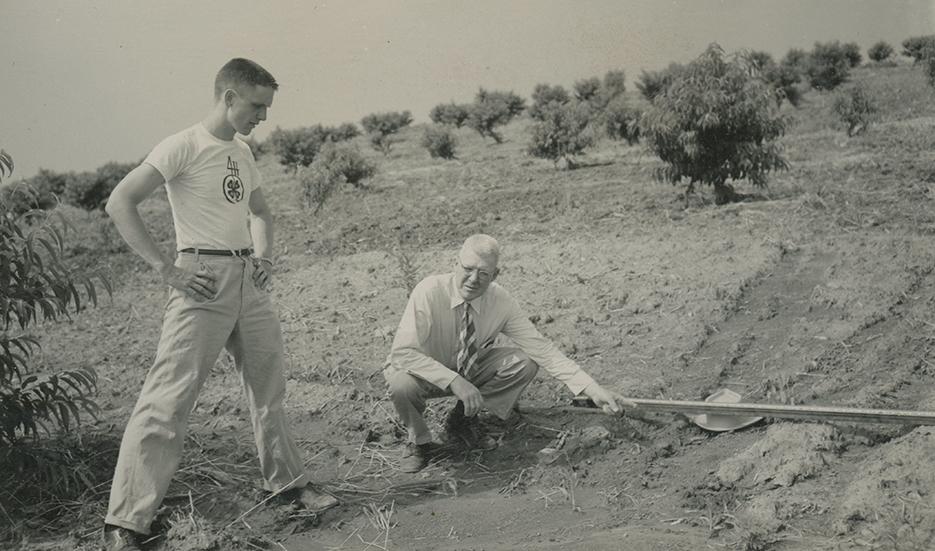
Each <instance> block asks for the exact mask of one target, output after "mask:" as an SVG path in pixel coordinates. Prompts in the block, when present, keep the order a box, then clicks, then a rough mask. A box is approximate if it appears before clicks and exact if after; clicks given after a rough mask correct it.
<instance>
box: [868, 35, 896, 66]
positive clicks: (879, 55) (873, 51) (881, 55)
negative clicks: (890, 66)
mask: <svg viewBox="0 0 935 551" xmlns="http://www.w3.org/2000/svg"><path fill="white" fill-rule="evenodd" d="M891 55H893V47H892V46H890V45H889V44H888V43H887V42H884V41H882V40H881V41H879V42H877V43H876V44H874V45H873V46H870V49H868V50H867V57H869V58H870V59H871V60H873V61H876V62H877V63H880V62H881V61H886V60H887V59H889V57H890V56H891Z"/></svg>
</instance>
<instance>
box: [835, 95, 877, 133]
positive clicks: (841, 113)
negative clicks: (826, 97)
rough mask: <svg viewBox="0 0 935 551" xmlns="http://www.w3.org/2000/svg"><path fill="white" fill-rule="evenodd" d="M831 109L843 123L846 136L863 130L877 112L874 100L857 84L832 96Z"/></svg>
mask: <svg viewBox="0 0 935 551" xmlns="http://www.w3.org/2000/svg"><path fill="white" fill-rule="evenodd" d="M831 110H832V111H833V112H834V114H835V115H837V117H838V119H839V120H840V121H841V122H842V123H844V126H845V128H846V129H847V135H848V136H856V135H857V134H860V133H861V132H863V131H865V130H866V129H867V127H868V126H870V123H871V122H873V118H874V116H875V115H876V113H877V106H876V102H875V101H874V99H873V97H872V96H871V95H870V92H868V91H867V89H866V88H865V87H864V86H862V85H859V84H855V85H854V86H851V87H849V88H848V89H846V90H844V91H842V92H841V93H839V94H838V95H837V96H836V97H835V98H834V103H833V104H832V105H831Z"/></svg>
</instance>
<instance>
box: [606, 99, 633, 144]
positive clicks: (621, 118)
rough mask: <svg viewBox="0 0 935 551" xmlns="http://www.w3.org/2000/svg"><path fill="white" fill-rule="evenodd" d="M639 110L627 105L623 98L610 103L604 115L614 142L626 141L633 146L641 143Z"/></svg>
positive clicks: (608, 133)
mask: <svg viewBox="0 0 935 551" xmlns="http://www.w3.org/2000/svg"><path fill="white" fill-rule="evenodd" d="M641 116H642V113H641V112H640V110H639V109H637V108H635V107H631V106H629V105H627V103H626V101H625V100H624V98H623V97H618V98H616V99H614V100H613V101H611V102H610V104H609V105H608V106H607V110H606V111H605V113H604V127H605V130H606V131H607V135H608V136H609V137H610V138H611V139H612V140H626V141H627V144H629V145H633V144H635V143H638V142H639V141H640V117H641Z"/></svg>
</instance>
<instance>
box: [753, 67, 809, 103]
mask: <svg viewBox="0 0 935 551" xmlns="http://www.w3.org/2000/svg"><path fill="white" fill-rule="evenodd" d="M760 76H761V77H762V78H763V81H764V82H766V84H767V85H769V87H770V88H772V89H773V92H774V94H775V97H776V107H779V106H781V105H782V102H783V100H785V101H788V102H789V103H790V104H791V105H792V106H793V107H798V106H799V103H800V102H801V101H802V92H801V90H799V88H798V84H799V82H801V81H802V76H801V75H800V74H799V72H798V71H796V70H795V68H794V67H790V66H788V65H779V64H776V63H773V64H771V65H768V66H767V67H766V68H765V69H763V70H762V71H761V72H760Z"/></svg>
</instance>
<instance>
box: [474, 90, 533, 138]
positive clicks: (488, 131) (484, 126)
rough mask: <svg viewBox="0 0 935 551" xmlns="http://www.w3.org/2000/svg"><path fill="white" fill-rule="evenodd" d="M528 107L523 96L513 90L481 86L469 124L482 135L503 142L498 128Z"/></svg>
mask: <svg viewBox="0 0 935 551" xmlns="http://www.w3.org/2000/svg"><path fill="white" fill-rule="evenodd" d="M525 108H526V102H525V101H524V100H523V98H521V97H519V96H517V95H516V94H514V93H513V92H500V91H488V90H484V89H483V88H481V89H480V90H479V91H478V92H477V96H476V97H475V98H474V103H473V104H472V105H471V114H470V116H469V117H468V121H467V125H468V126H469V127H470V128H473V129H474V130H476V131H477V133H478V134H480V135H481V137H490V138H493V140H494V141H495V142H497V143H503V136H501V135H500V134H499V133H498V132H497V131H496V128H497V127H498V126H503V125H505V124H507V123H508V122H510V121H511V120H513V117H515V116H517V115H519V114H520V113H522V112H523V110H524V109H525Z"/></svg>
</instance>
